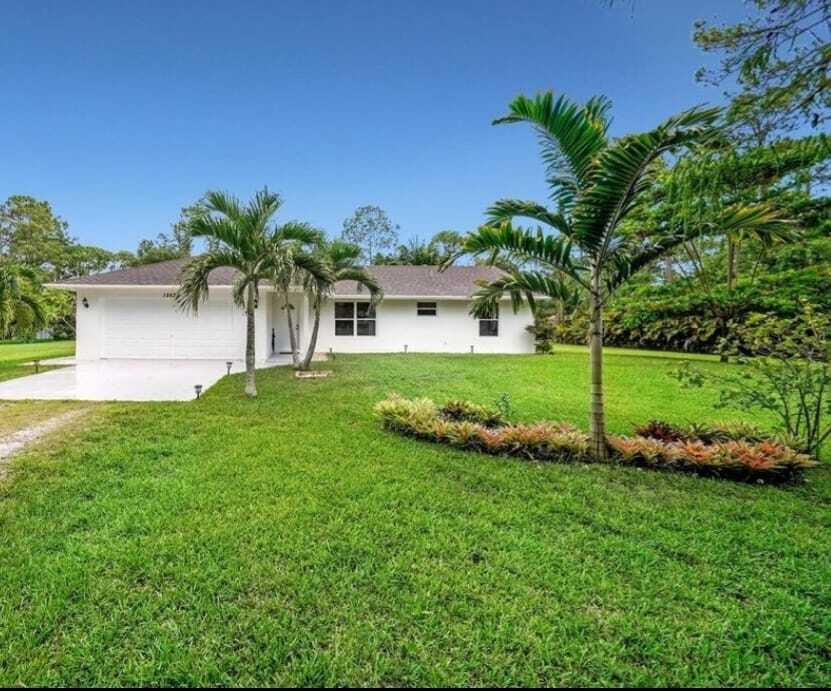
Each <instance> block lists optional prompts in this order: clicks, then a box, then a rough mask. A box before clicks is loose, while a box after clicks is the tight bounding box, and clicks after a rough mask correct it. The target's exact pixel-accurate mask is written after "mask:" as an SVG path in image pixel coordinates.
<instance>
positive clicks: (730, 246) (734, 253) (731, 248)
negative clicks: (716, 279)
mask: <svg viewBox="0 0 831 691" xmlns="http://www.w3.org/2000/svg"><path fill="white" fill-rule="evenodd" d="M737 263H738V246H737V243H736V239H735V238H733V237H730V236H729V235H728V236H727V290H728V291H729V292H731V293H732V292H733V291H734V290H735V289H736V278H737V276H736V273H737V272H736V264H737Z"/></svg>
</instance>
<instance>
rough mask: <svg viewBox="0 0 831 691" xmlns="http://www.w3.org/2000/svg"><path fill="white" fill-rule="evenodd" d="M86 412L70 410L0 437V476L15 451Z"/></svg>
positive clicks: (83, 410) (86, 410) (84, 410)
mask: <svg viewBox="0 0 831 691" xmlns="http://www.w3.org/2000/svg"><path fill="white" fill-rule="evenodd" d="M87 412H88V409H81V410H70V411H69V412H66V413H63V414H62V415H56V416H55V417H53V418H50V419H49V420H45V421H44V422H40V423H38V424H36V425H32V426H31V427H27V428H25V429H21V430H18V431H17V432H13V433H12V434H9V435H7V436H5V437H0V477H2V476H3V473H4V470H5V468H4V466H5V465H6V464H7V463H8V461H9V459H10V458H11V457H12V456H14V455H15V454H16V453H19V452H20V451H22V450H23V449H24V448H26V446H27V445H29V444H31V443H32V442H35V441H37V440H38V439H40V438H42V437H44V436H46V435H47V434H50V433H51V432H54V431H56V430H58V429H60V428H61V427H63V426H64V425H67V424H69V423H70V422H72V421H73V420H75V419H77V418H79V417H80V416H81V415H84V414H86V413H87Z"/></svg>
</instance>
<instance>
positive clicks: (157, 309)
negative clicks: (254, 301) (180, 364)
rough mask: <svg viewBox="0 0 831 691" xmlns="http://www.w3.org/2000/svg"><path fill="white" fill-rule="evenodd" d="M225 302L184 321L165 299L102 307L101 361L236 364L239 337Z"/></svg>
mask: <svg viewBox="0 0 831 691" xmlns="http://www.w3.org/2000/svg"><path fill="white" fill-rule="evenodd" d="M237 311H238V310H237V309H236V307H234V306H233V305H232V304H231V302H230V301H227V300H211V301H209V302H207V303H205V304H204V305H202V306H201V307H200V309H199V313H198V315H189V314H186V313H184V312H182V311H180V310H178V309H177V308H176V305H175V304H174V303H173V301H172V300H168V299H128V298H111V299H108V300H107V301H106V306H105V308H104V324H103V333H104V337H103V353H102V355H103V357H107V358H146V359H151V358H152V359H171V358H173V359H223V358H233V359H236V358H238V357H240V356H241V354H242V350H241V338H242V337H243V336H244V332H243V331H242V328H241V326H240V323H239V315H237V314H236V312H237Z"/></svg>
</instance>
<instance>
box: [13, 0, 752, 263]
mask: <svg viewBox="0 0 831 691" xmlns="http://www.w3.org/2000/svg"><path fill="white" fill-rule="evenodd" d="M744 11H745V10H744V8H743V6H742V4H741V3H740V1H739V0H696V1H687V0H672V1H669V2H668V1H664V0H634V4H632V5H630V4H629V3H623V4H622V5H621V6H620V7H617V8H611V9H610V8H608V7H607V6H606V5H605V3H603V2H602V1H601V0H569V1H566V0H560V1H554V0H539V1H531V0H516V1H515V2H511V3H495V2H485V1H481V2H476V1H453V0H448V1H446V2H431V1H426V0H419V1H418V2H399V1H397V0H388V1H380V0H379V1H374V2H358V1H356V0H350V2H336V1H335V0H332V1H321V0H306V1H304V2H289V1H284V2H269V1H263V2H255V1H248V2H246V1H239V2H233V3H231V2H214V1H213V0H200V1H199V2H195V1H194V2H189V3H186V2H168V1H164V2H154V1H146V0H143V1H142V2H121V1H116V0H108V1H107V2H83V1H81V0H72V2H66V1H65V0H57V1H55V2H38V1H36V0H22V1H10V0H5V1H4V2H3V5H2V23H3V30H2V32H3V37H2V41H0V93H2V94H3V96H2V100H0V104H2V115H3V121H4V127H3V128H2V131H0V151H2V163H1V164H0V198H3V199H4V198H5V197H7V196H8V195H10V194H30V195H33V196H35V197H39V198H43V199H47V200H49V201H50V202H52V204H53V206H54V207H55V209H56V210H57V212H58V213H59V214H61V215H62V216H63V217H64V218H65V219H66V220H68V221H69V223H70V231H71V232H72V234H73V235H74V236H76V237H77V238H78V239H79V240H80V241H81V242H83V243H87V244H98V245H101V246H104V247H107V248H110V249H135V246H136V244H137V242H138V240H139V239H141V238H143V237H152V236H155V235H156V234H157V233H159V232H163V231H167V230H168V229H169V227H170V224H171V223H172V222H173V221H174V220H175V218H176V216H177V215H178V211H179V208H180V207H181V206H183V205H185V204H188V203H190V202H192V201H193V200H195V199H196V198H198V197H199V196H200V195H201V194H202V193H203V192H204V191H206V190H208V189H214V188H221V189H226V190H230V191H231V192H234V193H236V194H238V195H241V196H243V197H246V196H248V195H249V194H251V193H252V192H253V191H254V190H255V189H258V188H260V187H262V186H263V185H266V184H267V185H268V186H269V187H270V188H271V189H272V190H276V191H279V192H280V193H281V194H282V195H283V197H284V198H285V206H284V208H283V211H282V212H281V217H282V218H284V219H289V218H292V219H302V220H307V221H310V222H312V223H314V224H316V225H318V226H320V227H322V228H324V229H326V230H327V231H329V232H330V233H332V234H336V233H339V232H340V229H341V226H342V223H343V220H344V218H346V217H347V216H348V215H350V214H351V213H352V211H353V210H354V209H355V208H356V207H358V206H360V205H364V204H378V205H380V206H382V207H383V208H384V209H386V210H387V212H388V213H389V215H390V216H391V218H392V219H393V221H394V222H396V223H398V224H399V225H400V226H401V235H402V237H403V238H409V237H412V236H415V235H419V236H422V237H428V236H430V235H432V234H433V233H435V232H436V231H439V230H442V229H445V228H452V229H456V230H460V231H464V230H469V229H472V228H473V227H475V226H476V225H477V224H478V223H479V222H480V221H481V219H482V212H483V211H484V209H485V207H487V205H488V204H489V203H491V202H492V201H494V200H495V199H498V198H500V197H505V196H517V197H522V198H536V199H540V200H543V199H544V198H545V195H546V190H545V187H544V185H543V171H542V167H541V165H540V162H539V159H538V157H537V150H536V143H535V140H534V137H533V135H532V133H531V132H530V130H528V129H527V128H526V127H521V126H512V127H508V126H502V127H492V126H491V125H490V121H491V120H492V119H493V118H494V117H496V116H498V115H501V114H502V113H503V112H504V111H505V109H506V105H507V103H508V102H509V101H510V100H511V99H512V98H513V97H514V96H515V95H517V94H519V93H527V94H532V93H534V92H536V91H538V90H545V89H554V90H555V91H556V92H565V93H567V94H569V95H570V96H572V97H575V98H577V99H585V98H587V97H588V96H590V95H592V94H595V93H603V94H606V95H607V96H609V97H610V98H611V99H612V100H613V102H614V110H613V113H614V118H615V122H614V127H613V131H614V133H615V134H622V133H625V132H629V131H634V130H642V129H646V128H648V127H650V126H652V125H654V124H655V123H656V122H658V121H659V120H661V119H662V118H664V117H666V116H667V115H669V114H671V113H674V112H676V111H678V110H681V109H684V108H687V107H689V106H692V105H694V104H696V103H700V102H710V103H714V102H719V100H720V94H719V92H718V91H717V90H716V89H712V88H706V87H704V86H701V85H699V84H696V82H695V80H694V72H695V70H696V69H697V68H698V67H700V66H701V65H705V64H709V63H708V57H707V56H705V55H703V54H702V53H701V52H700V51H699V50H698V49H697V48H696V47H695V46H694V45H693V44H692V41H691V34H692V24H693V22H694V20H695V19H697V18H707V19H719V20H726V21H734V20H735V19H737V18H739V17H741V16H743V14H744Z"/></svg>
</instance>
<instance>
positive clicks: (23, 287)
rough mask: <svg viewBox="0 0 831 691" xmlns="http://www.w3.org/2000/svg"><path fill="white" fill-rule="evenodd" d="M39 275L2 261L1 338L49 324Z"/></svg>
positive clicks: (0, 282) (0, 265)
mask: <svg viewBox="0 0 831 691" xmlns="http://www.w3.org/2000/svg"><path fill="white" fill-rule="evenodd" d="M36 286H37V275H36V273H35V272H34V271H32V270H31V269H27V268H26V267H24V266H21V265H20V264H16V263H14V262H11V261H6V260H2V259H0V338H9V337H11V336H12V335H14V333H15V332H22V331H28V330H31V329H33V328H38V327H40V326H43V325H44V324H45V323H46V315H45V313H44V306H43V302H42V300H41V296H40V294H39V293H38V290H37V288H36Z"/></svg>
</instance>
